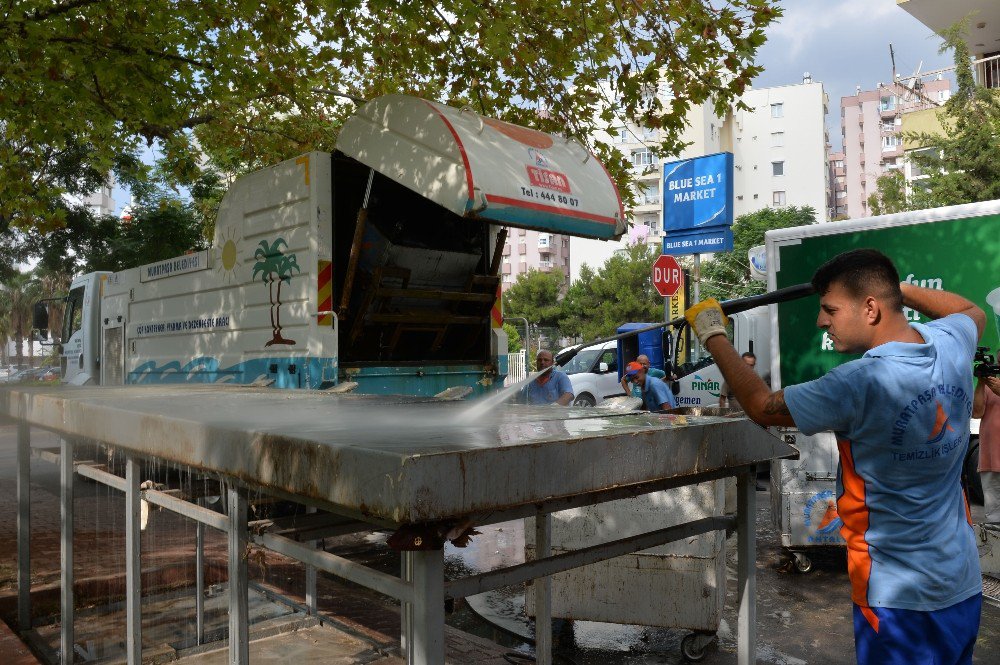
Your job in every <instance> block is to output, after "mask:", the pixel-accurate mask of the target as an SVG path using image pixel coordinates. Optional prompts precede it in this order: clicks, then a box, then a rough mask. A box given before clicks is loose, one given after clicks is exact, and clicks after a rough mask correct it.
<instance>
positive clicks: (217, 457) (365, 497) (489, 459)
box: [0, 385, 793, 524]
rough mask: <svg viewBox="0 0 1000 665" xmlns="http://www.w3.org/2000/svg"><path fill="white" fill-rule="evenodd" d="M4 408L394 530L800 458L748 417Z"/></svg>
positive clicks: (217, 406) (84, 404)
mask: <svg viewBox="0 0 1000 665" xmlns="http://www.w3.org/2000/svg"><path fill="white" fill-rule="evenodd" d="M0 415H6V416H10V417H14V418H19V419H23V420H26V421H27V422H29V423H30V424H31V425H34V426H37V427H41V428H44V429H48V430H51V431H54V432H57V433H60V434H65V435H67V436H72V437H73V438H75V439H84V440H90V441H94V442H98V443H102V444H107V445H111V446H116V447H120V448H122V449H125V450H130V451H134V452H137V453H140V454H146V455H150V456H155V457H158V458H161V459H166V460H170V461H173V462H176V463H178V464H182V465H188V466H191V467H195V468H199V469H203V470H206V471H212V472H216V473H220V474H224V475H226V476H231V477H235V478H239V479H241V480H242V481H244V482H246V483H248V484H251V485H254V486H259V487H263V488H265V489H272V490H277V491H280V492H284V493H288V494H291V495H295V496H301V497H306V498H309V499H312V500H315V501H320V502H324V503H329V504H331V505H335V506H338V507H341V508H343V509H346V510H348V511H351V512H356V513H358V514H359V515H364V516H366V517H368V518H369V519H373V520H376V521H382V522H385V523H390V524H407V523H418V522H426V521H433V520H440V519H451V518H457V517H461V516H465V515H471V514H480V515H481V514H483V513H485V512H489V511H498V512H500V511H503V510H505V509H507V508H511V507H514V506H522V505H526V504H531V503H537V502H541V501H545V500H549V499H552V498H558V497H570V496H578V495H585V494H590V493H599V492H602V491H606V490H609V489H613V488H617V487H623V486H628V485H638V484H643V483H650V482H654V481H657V480H662V479H669V478H681V477H692V480H694V479H695V477H697V476H698V475H702V474H706V473H709V472H712V471H718V470H724V469H727V468H732V467H738V466H746V465H749V464H753V463H756V462H758V461H765V460H769V459H772V458H774V457H783V456H788V455H790V454H792V453H793V451H792V449H791V448H789V447H788V446H786V445H785V444H784V443H782V442H781V441H779V440H778V439H776V438H775V437H773V436H771V435H770V434H768V433H767V432H766V431H765V430H763V429H761V428H759V427H758V426H756V425H755V424H753V423H751V422H750V421H748V420H746V419H745V418H727V417H720V416H709V415H706V416H693V415H687V416H683V415H673V414H649V413H637V412H628V413H619V412H611V411H605V410H602V409H586V408H559V407H525V406H522V405H499V406H496V407H495V408H492V409H488V410H486V411H485V413H481V414H478V415H474V414H473V415H470V403H469V402H461V401H441V400H433V399H421V398H408V397H397V396H392V397H386V396H370V395H368V396H363V395H331V394H329V393H324V392H319V391H279V390H273V389H268V388H250V387H223V386H218V385H212V386H190V385H184V386H181V385H177V386H124V387H100V388H89V387H84V388H73V387H55V388H34V387H25V388H11V389H5V390H0Z"/></svg>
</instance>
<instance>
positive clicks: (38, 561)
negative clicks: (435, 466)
mask: <svg viewBox="0 0 1000 665" xmlns="http://www.w3.org/2000/svg"><path fill="white" fill-rule="evenodd" d="M14 435H15V431H14V428H13V427H11V426H0V593H2V592H4V591H6V592H8V593H9V592H10V591H11V590H13V588H14V585H15V555H16V542H15V517H16V510H15V508H16V506H15V470H16V464H15V459H16V458H15V453H16V450H15V447H16V441H15V436H14ZM57 443H58V442H57V440H56V439H55V438H54V437H52V436H50V435H47V434H44V433H35V434H34V438H33V444H34V445H36V446H40V447H51V446H56V445H57ZM76 487H77V492H78V493H77V496H78V499H77V513H78V516H79V518H78V522H77V531H76V535H75V542H76V552H77V557H78V560H77V577H78V579H79V578H81V577H84V576H85V575H87V574H93V573H96V572H97V571H99V572H100V573H102V574H105V575H115V574H118V575H120V574H122V573H123V572H124V570H123V568H124V566H123V563H122V557H121V552H122V550H123V545H124V543H123V541H122V539H121V538H120V533H121V530H122V528H123V526H124V518H123V516H122V513H121V504H122V502H121V500H120V495H117V493H112V492H111V491H110V490H107V489H106V488H103V487H101V486H98V485H96V484H94V483H90V482H81V481H78V482H77V486H76ZM58 490H59V477H58V473H57V470H56V467H55V466H54V465H52V464H49V463H46V462H41V461H34V462H33V463H32V492H33V494H32V506H33V510H32V531H33V533H32V550H33V552H34V553H35V554H36V556H35V557H34V559H33V567H32V574H33V580H34V584H35V585H45V584H53V583H56V582H57V581H58V568H59V562H58V535H59V532H58V519H59V516H58V498H57V497H58ZM757 496H758V499H759V501H758V507H759V510H758V515H757V525H758V556H757V572H758V578H757V580H758V640H759V645H760V652H759V658H758V662H760V663H769V664H776V665H800V664H804V663H815V664H817V665H819V664H823V665H826V664H830V665H840V664H848V663H853V662H854V647H853V634H852V629H851V606H850V598H849V583H848V580H847V573H846V564H845V556H844V553H843V551H842V550H831V551H827V552H823V551H818V552H817V553H816V554H815V556H814V557H813V560H814V570H813V572H811V573H810V574H808V575H802V574H799V573H796V572H793V571H791V569H790V567H789V566H787V565H785V564H786V557H785V556H784V555H783V553H782V551H781V548H780V546H779V545H778V540H777V536H776V534H775V532H774V529H773V527H772V526H771V520H770V512H769V511H770V508H769V502H768V501H767V494H766V493H764V492H759V493H758V495H757ZM980 510H981V509H980ZM976 512H979V511H976ZM975 514H976V513H974V515H975ZM163 517H164V518H165V519H163V520H162V522H161V521H160V520H161V517H160V516H157V517H156V520H157V523H158V525H160V526H161V527H162V528H164V529H165V530H164V531H161V532H160V535H159V536H156V537H155V540H153V537H151V536H150V537H147V536H144V566H145V565H147V557H156V556H160V557H162V558H163V560H164V561H167V560H169V559H170V557H174V559H176V558H177V557H178V556H183V555H184V554H183V553H182V552H181V549H182V548H175V549H173V550H171V546H172V545H174V542H173V541H174V540H178V535H179V536H180V538H179V540H182V541H184V543H187V542H190V539H191V538H192V537H193V536H192V530H191V528H190V527H189V526H178V525H177V524H176V522H175V521H174V520H173V519H172V518H173V516H166V515H164V516H163ZM488 537H491V536H490V535H489V534H485V535H484V536H483V538H488ZM494 537H495V535H494ZM146 538H149V539H151V540H152V542H151V543H150V544H151V545H152V547H149V548H147V547H146V545H147V540H145V539H146ZM511 539H515V540H516V536H515V535H514V534H512V533H510V532H507V533H505V534H504V540H505V541H507V542H508V543H509V542H510V540H511ZM382 542H383V539H381V538H371V537H367V538H365V537H352V538H345V539H342V540H340V541H338V542H337V543H335V544H334V546H335V547H339V548H340V551H341V552H342V553H344V554H345V555H347V556H350V557H351V558H355V559H357V560H361V561H365V562H366V563H368V564H369V565H373V566H375V567H378V568H380V569H383V570H387V571H393V572H395V571H398V558H397V557H396V556H395V554H393V553H392V552H390V551H388V550H387V549H386V548H385V547H384V546H383V544H382ZM483 544H485V542H484V543H483ZM732 545H733V543H730V552H732ZM184 547H187V545H184ZM329 549H331V550H333V547H330V548H329ZM209 554H210V556H214V557H216V558H218V559H219V560H220V563H221V562H223V561H224V541H222V539H221V538H220V539H219V540H218V542H214V543H210V551H209ZM251 556H253V555H251ZM254 563H255V567H254V569H255V570H256V573H255V574H256V575H257V577H258V579H261V580H263V581H268V582H271V583H273V584H286V585H289V586H290V587H291V588H292V589H293V594H294V593H297V592H296V591H295V590H296V589H298V590H301V588H302V587H301V566H299V565H298V564H292V563H291V562H288V561H284V560H282V559H281V558H280V557H276V556H275V557H270V556H269V557H268V558H267V559H266V560H265V559H261V560H259V561H257V560H254ZM729 563H730V565H729V592H730V595H729V599H728V601H727V609H726V611H725V612H724V620H723V624H722V626H721V628H720V632H719V642H718V646H715V647H710V648H709V652H708V655H707V656H706V658H705V660H704V661H703V662H704V663H709V664H718V665H721V664H727V665H728V664H731V663H735V662H736V656H735V647H736V642H735V635H734V629H733V627H734V626H735V622H736V616H735V610H734V609H733V607H734V602H733V601H734V598H735V558H734V557H733V556H732V555H730V561H729ZM319 595H320V599H321V610H322V611H325V612H327V613H328V614H331V615H334V616H336V617H339V618H340V619H341V620H342V622H343V624H344V625H347V626H350V627H352V628H353V629H354V630H356V631H358V634H361V635H363V636H365V637H366V639H369V640H370V641H371V642H372V643H374V644H378V645H381V646H382V647H385V648H391V645H392V644H393V643H395V640H396V639H397V637H396V636H398V615H397V613H396V609H395V607H394V606H392V605H390V604H389V603H386V602H384V601H381V600H380V599H379V598H378V597H375V596H374V595H372V594H370V593H368V592H365V591H363V590H359V589H356V588H353V587H351V586H349V585H348V586H345V585H342V584H339V583H337V582H335V581H332V580H325V581H322V582H321V585H320V593H319ZM514 595H516V593H515V594H514ZM452 623H453V624H458V625H461V626H462V627H463V628H466V629H470V630H474V631H475V632H477V633H478V634H480V635H485V636H491V637H496V638H498V639H499V638H502V637H503V636H502V635H501V633H500V632H499V631H496V630H494V629H493V628H492V627H490V626H489V625H488V624H485V623H484V622H482V621H481V620H480V619H479V618H478V617H477V615H476V614H475V613H474V612H471V611H469V610H460V611H459V612H456V614H455V615H453V616H452ZM556 630H557V644H558V645H559V646H560V649H559V652H560V654H563V655H564V656H566V657H568V658H570V659H571V661H566V660H563V661H561V662H575V663H578V664H579V665H598V664H600V665H610V664H619V663H620V664H627V665H639V664H642V665H645V664H651V663H679V662H682V661H681V658H680V655H679V641H680V638H681V637H682V636H683V634H684V633H681V632H680V631H672V630H659V629H644V628H636V627H627V628H621V627H615V626H608V625H603V624H599V625H594V624H587V623H584V622H580V623H578V624H576V625H570V624H564V623H562V622H558V623H557V625H556ZM506 640H507V645H506V646H507V647H517V646H519V645H524V644H525V643H524V641H523V640H521V641H519V640H517V639H514V638H510V637H507V638H506ZM448 641H449V651H450V655H451V657H450V658H449V661H450V662H473V661H475V662H481V663H502V662H505V661H503V660H502V659H501V658H500V657H499V655H498V654H502V652H503V649H500V648H496V649H493V648H490V647H489V646H488V645H484V644H483V643H482V642H480V641H478V640H472V639H469V640H465V639H463V638H462V637H461V634H459V633H457V632H450V634H449V640H448ZM997 653H1000V610H997V609H996V608H993V607H989V606H987V607H985V608H984V610H983V615H982V628H981V630H980V638H979V643H978V645H977V651H976V656H975V661H974V662H976V663H982V664H984V665H985V664H986V663H993V662H996V654H997ZM557 662H560V661H557Z"/></svg>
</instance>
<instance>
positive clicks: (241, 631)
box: [226, 487, 250, 665]
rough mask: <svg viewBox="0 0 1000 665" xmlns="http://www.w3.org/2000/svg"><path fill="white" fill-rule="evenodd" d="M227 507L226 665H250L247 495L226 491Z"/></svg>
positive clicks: (238, 491)
mask: <svg viewBox="0 0 1000 665" xmlns="http://www.w3.org/2000/svg"><path fill="white" fill-rule="evenodd" d="M226 498H227V501H228V504H229V534H228V537H229V665H249V663H250V634H249V623H250V609H249V601H248V595H247V594H248V592H249V576H248V572H247V547H248V545H249V542H250V541H249V538H248V535H247V495H246V493H245V492H243V491H242V490H240V489H237V488H232V487H231V488H229V489H227V490H226Z"/></svg>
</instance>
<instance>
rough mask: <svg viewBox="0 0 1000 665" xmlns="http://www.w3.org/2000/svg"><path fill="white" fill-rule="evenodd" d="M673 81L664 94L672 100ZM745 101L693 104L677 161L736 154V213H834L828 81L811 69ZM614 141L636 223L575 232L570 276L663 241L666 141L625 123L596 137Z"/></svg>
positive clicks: (820, 216)
mask: <svg viewBox="0 0 1000 665" xmlns="http://www.w3.org/2000/svg"><path fill="white" fill-rule="evenodd" d="M668 93H669V91H668V90H667V89H666V88H665V87H661V89H660V90H659V91H658V92H657V94H659V95H661V97H662V98H663V99H664V100H665V101H666V100H668V99H669V97H668ZM742 99H743V102H744V103H745V104H746V105H747V106H749V107H750V110H749V111H744V110H736V109H734V110H732V111H730V112H729V113H727V114H726V116H725V117H720V116H719V115H718V114H716V113H715V110H714V108H713V107H712V105H710V104H704V105H702V106H699V107H696V108H694V109H691V111H690V112H689V113H688V116H687V121H688V124H687V127H686V128H685V129H684V132H683V135H682V140H683V141H685V142H686V143H688V144H689V145H688V146H687V147H686V148H684V150H683V151H682V152H681V153H680V155H678V156H677V157H676V158H671V159H670V161H673V160H674V159H688V158H691V157H699V156H702V155H710V154H713V153H717V152H732V153H733V162H734V174H733V178H734V195H735V199H736V200H735V201H734V212H735V215H736V216H739V215H742V214H746V213H750V212H754V211H757V210H761V209H762V208H766V207H769V206H776V207H781V206H791V205H795V206H801V205H809V206H812V207H813V208H815V210H816V214H817V218H818V219H819V220H820V221H825V220H826V219H827V189H828V176H827V160H826V154H827V153H826V146H827V142H828V141H827V135H826V129H825V127H824V118H825V115H826V112H827V105H828V102H829V100H828V97H827V95H826V93H825V92H824V90H823V84H822V83H819V82H814V81H813V80H812V79H811V78H810V77H809V76H808V74H806V76H805V77H804V79H803V82H802V83H800V84H795V85H786V86H778V87H774V88H761V89H751V90H748V91H747V92H746V93H744V95H743V98H742ZM596 138H598V139H600V140H604V141H607V142H610V143H611V144H612V145H614V146H615V147H616V148H617V149H618V150H619V151H620V152H621V153H622V154H623V155H624V156H625V158H626V159H628V160H629V161H630V162H631V164H632V169H633V172H634V173H635V176H636V192H635V193H636V197H637V203H636V205H635V206H634V207H633V208H632V209H631V210H627V211H626V214H630V213H631V215H632V221H633V226H632V228H631V229H630V231H629V234H628V236H627V237H626V238H624V239H623V240H622V241H621V242H618V243H614V242H602V241H596V240H586V239H582V238H572V239H571V241H570V244H571V248H572V252H571V255H570V276H571V278H572V279H576V278H577V277H578V276H579V274H580V268H581V267H582V266H583V265H584V264H585V263H586V264H589V265H590V266H591V267H592V268H595V269H596V268H599V267H600V266H601V265H603V264H604V262H605V261H606V260H607V259H608V258H609V257H611V256H612V255H613V254H614V252H615V251H617V250H619V249H622V248H624V247H625V246H626V245H630V244H634V243H636V242H647V243H649V244H651V245H654V246H656V247H660V246H661V244H662V240H663V230H662V229H661V228H660V223H661V219H662V207H661V196H662V192H661V191H660V190H661V180H662V176H661V173H662V169H661V164H660V162H659V159H658V158H657V157H656V155H654V154H653V150H652V148H653V147H654V146H656V145H659V143H660V135H659V133H658V132H657V131H655V130H650V129H645V128H642V127H639V126H636V125H635V124H633V123H630V122H624V121H623V122H621V124H620V125H619V126H618V127H616V128H615V129H614V130H613V132H612V133H611V134H610V135H608V134H605V133H601V134H600V135H598V137H596Z"/></svg>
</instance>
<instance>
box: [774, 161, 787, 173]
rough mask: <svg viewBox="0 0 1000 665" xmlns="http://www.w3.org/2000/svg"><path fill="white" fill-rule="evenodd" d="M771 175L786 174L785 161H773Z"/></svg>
mask: <svg viewBox="0 0 1000 665" xmlns="http://www.w3.org/2000/svg"><path fill="white" fill-rule="evenodd" d="M771 175H785V163H784V162H771Z"/></svg>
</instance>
